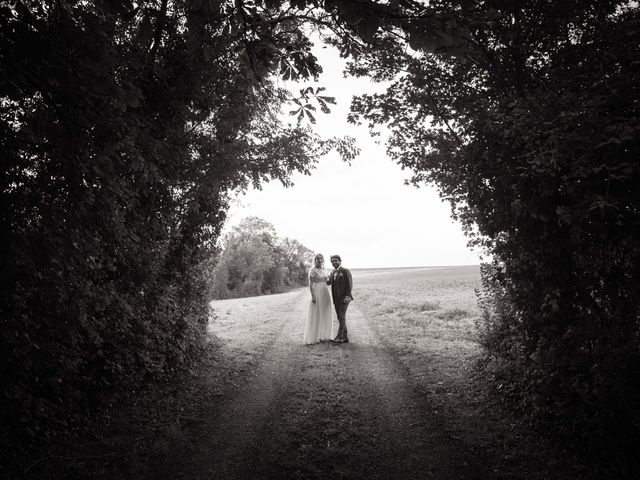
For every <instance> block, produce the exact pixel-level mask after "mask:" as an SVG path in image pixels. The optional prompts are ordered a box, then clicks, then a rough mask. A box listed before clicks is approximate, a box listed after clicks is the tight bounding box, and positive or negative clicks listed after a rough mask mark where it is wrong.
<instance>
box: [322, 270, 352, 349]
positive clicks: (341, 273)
mask: <svg viewBox="0 0 640 480" xmlns="http://www.w3.org/2000/svg"><path fill="white" fill-rule="evenodd" d="M327 283H328V284H329V285H331V297H332V298H333V305H334V307H335V309H336V314H337V315H338V334H337V335H336V340H339V341H349V337H348V336H347V308H348V307H349V302H345V301H344V299H345V298H349V299H350V300H353V296H352V295H351V287H352V285H353V280H352V279H351V272H350V271H349V270H348V269H346V268H343V267H338V269H337V270H334V271H333V272H332V273H331V275H330V276H329V279H328V280H327Z"/></svg>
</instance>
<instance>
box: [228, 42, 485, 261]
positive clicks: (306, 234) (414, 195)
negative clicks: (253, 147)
mask: <svg viewBox="0 0 640 480" xmlns="http://www.w3.org/2000/svg"><path fill="white" fill-rule="evenodd" d="M314 53H315V55H316V56H317V57H318V58H319V60H320V64H321V65H322V66H323V73H322V74H321V75H320V78H319V80H318V82H317V83H314V82H305V83H304V84H303V85H297V84H292V83H291V82H286V83H284V85H285V86H286V87H287V88H290V89H292V90H293V91H294V92H297V91H298V89H299V88H301V87H302V86H313V87H314V88H315V87H318V86H322V87H325V88H326V91H325V92H324V93H323V94H324V95H328V96H333V97H336V101H337V105H331V106H330V107H331V113H330V114H322V113H321V112H320V110H318V112H317V113H316V115H315V116H316V119H317V123H316V124H315V125H314V126H313V127H314V129H315V130H316V131H317V132H318V134H320V135H321V136H324V137H331V136H341V135H350V136H352V137H354V138H355V139H356V144H357V145H358V147H359V148H360V149H361V152H360V155H359V156H358V157H357V158H356V159H355V160H353V161H352V162H351V165H349V164H348V163H345V162H343V161H342V160H341V159H340V158H339V156H338V155H337V153H335V152H331V153H329V154H327V155H326V156H324V157H323V158H321V159H320V161H319V163H318V164H317V167H316V169H315V170H313V172H312V174H311V176H305V175H302V174H294V175H293V177H292V180H293V182H294V186H293V187H289V188H285V187H283V186H282V184H281V183H279V182H277V181H275V182H270V183H268V184H265V185H264V186H263V188H262V190H253V189H252V190H249V191H248V192H246V194H244V195H243V194H240V195H238V196H237V197H236V200H235V201H234V202H233V204H232V207H231V209H230V210H229V218H228V222H227V225H226V227H225V231H227V232H228V231H230V229H231V228H232V227H233V226H234V225H237V224H238V223H239V222H240V221H241V220H242V219H243V218H245V217H248V216H257V217H260V218H262V219H264V220H266V221H268V222H269V223H271V224H272V225H273V226H274V228H275V230H276V232H277V234H278V236H279V237H281V238H282V237H289V238H292V239H296V240H298V241H299V242H301V243H302V244H303V245H305V246H306V247H308V248H309V249H311V250H313V251H314V252H316V253H322V254H323V255H324V256H325V259H326V264H327V265H328V257H329V256H330V255H333V254H336V253H337V254H339V255H340V256H341V258H342V264H343V266H345V267H348V268H390V267H420V266H442V265H475V264H478V263H480V253H481V252H479V251H477V250H471V249H470V248H468V247H467V242H468V239H467V238H466V237H465V236H464V234H463V233H462V228H461V226H460V224H459V223H457V222H454V221H453V220H452V219H451V209H450V207H449V204H447V203H444V202H442V201H441V200H440V198H439V196H438V192H437V189H436V188H435V187H432V186H428V185H423V186H421V187H420V188H416V187H414V186H409V185H405V183H404V182H405V179H408V178H410V177H411V172H409V171H406V170H405V171H403V170H402V169H401V168H400V166H399V165H397V164H395V163H394V162H393V161H392V160H390V159H389V158H388V157H387V155H386V152H385V146H384V144H377V143H376V141H375V140H374V139H373V138H371V136H370V135H369V132H368V130H367V127H366V126H354V125H350V124H349V123H348V122H347V113H348V111H349V105H350V103H351V98H352V96H353V95H357V94H361V93H365V92H369V93H371V92H374V91H380V90H381V89H382V86H380V85H376V84H374V83H373V82H371V80H369V79H361V78H344V77H343V75H342V71H343V67H344V60H342V59H341V58H340V57H339V55H338V53H337V51H335V49H333V48H332V47H323V46H321V45H318V44H316V46H315V47H314ZM290 119H291V120H290V121H291V122H292V123H293V122H294V121H295V117H290ZM287 121H289V118H287ZM384 133H385V132H384V131H383V132H382V137H384Z"/></svg>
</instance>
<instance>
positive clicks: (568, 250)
mask: <svg viewBox="0 0 640 480" xmlns="http://www.w3.org/2000/svg"><path fill="white" fill-rule="evenodd" d="M400 3H401V4H405V6H406V8H405V10H404V11H403V12H404V13H403V15H401V16H397V17H395V18H394V19H393V20H392V21H390V22H387V27H386V28H381V29H379V30H378V31H377V33H376V34H375V35H374V38H373V40H372V42H371V45H372V46H371V47H370V48H363V49H362V53H361V54H360V55H359V56H358V58H357V61H356V62H353V63H352V65H351V72H352V73H353V74H356V75H373V76H374V77H375V78H378V79H381V80H386V81H389V82H391V86H390V87H389V89H388V91H387V92H386V93H385V94H380V95H372V96H369V95H363V96H361V97H360V98H358V99H357V100H356V101H355V102H354V104H353V114H352V119H353V120H354V121H367V122H369V123H370V125H371V127H372V128H373V129H374V130H375V129H377V128H378V126H380V125H384V126H386V127H388V128H389V129H390V131H391V136H390V141H389V147H388V151H389V153H390V155H391V156H392V157H393V158H395V159H396V160H397V161H398V162H399V163H400V164H401V165H403V166H404V167H407V168H409V169H412V170H413V172H414V178H413V181H414V182H415V183H417V184H419V183H422V182H429V183H433V184H435V185H437V186H438V187H439V189H440V191H441V193H442V195H443V197H444V198H446V199H448V200H449V201H450V202H451V205H452V210H453V214H454V216H455V217H457V218H458V219H459V220H461V221H462V222H463V224H464V225H465V226H466V228H467V230H468V232H469V233H470V234H472V235H475V242H476V243H477V244H482V245H484V246H485V247H486V249H487V250H488V252H489V253H490V254H491V256H492V258H493V259H494V262H493V266H492V268H489V267H486V268H485V269H484V278H485V290H484V293H483V295H482V301H483V305H484V306H485V307H486V323H485V325H484V327H483V328H484V335H483V338H484V342H485V345H486V347H487V349H488V357H487V369H488V371H489V372H490V373H491V374H492V375H493V376H494V378H495V381H496V385H497V386H499V387H500V389H501V391H502V392H503V393H504V394H505V397H506V398H507V399H509V400H510V401H512V402H513V401H516V402H519V405H520V406H521V407H522V411H523V412H527V413H528V414H530V415H531V416H532V417H535V418H536V419H537V420H543V421H546V422H547V425H550V426H552V427H553V428H552V429H553V430H554V431H556V432H558V433H561V434H563V435H564V436H565V438H568V439H570V440H571V441H572V442H575V443H576V444H580V445H581V446H583V447H587V448H589V450H590V451H591V452H600V453H601V454H602V455H603V456H606V457H608V459H609V460H611V461H612V463H617V464H618V466H621V471H623V473H624V468H626V467H625V465H626V466H628V465H630V462H631V460H632V453H633V448H635V447H634V446H635V445H637V444H638V440H639V439H640V436H639V433H640V411H639V410H638V408H637V405H638V404H639V401H640V369H639V368H638V365H640V363H639V362H640V281H639V280H640V278H639V272H640V235H639V233H640V191H639V190H638V188H637V186H638V185H639V184H640V12H639V9H638V6H637V3H635V2H634V3H631V4H629V5H626V2H617V1H586V2H582V1H581V2H552V1H536V2H527V3H526V4H523V3H521V2H513V1H504V0H488V1H474V2H470V1H463V0H460V1H447V2H444V1H443V2H440V1H435V2H429V3H428V5H422V7H423V8H418V7H417V6H416V8H413V9H412V7H411V5H410V4H409V3H410V2H400ZM415 5H416V4H414V6H415ZM625 5H626V6H625ZM438 25H439V27H437V26H438ZM399 37H402V40H399V39H398V38H399ZM405 42H406V43H405ZM407 44H408V47H407ZM629 468H631V467H629ZM626 473H629V472H626Z"/></svg>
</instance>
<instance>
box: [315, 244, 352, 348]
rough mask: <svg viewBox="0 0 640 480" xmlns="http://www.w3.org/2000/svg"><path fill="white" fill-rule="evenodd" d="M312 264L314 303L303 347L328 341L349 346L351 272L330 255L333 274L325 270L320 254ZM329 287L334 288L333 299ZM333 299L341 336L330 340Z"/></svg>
mask: <svg viewBox="0 0 640 480" xmlns="http://www.w3.org/2000/svg"><path fill="white" fill-rule="evenodd" d="M313 263H314V266H313V267H311V268H310V269H309V289H310V290H311V302H310V303H309V312H308V314H307V322H306V324H305V328H304V343H305V344H306V345H310V344H312V343H318V342H324V341H327V340H331V342H333V343H349V337H348V336H347V318H346V317H347V308H348V307H349V302H350V301H351V300H353V297H352V296H351V286H352V285H353V281H352V279H351V272H350V271H349V270H348V269H346V268H344V267H342V266H341V264H342V259H341V258H340V255H331V265H333V271H327V270H325V269H324V268H323V267H324V257H323V256H322V254H320V253H319V254H317V255H316V256H315V258H314V260H313ZM327 285H331V296H329V288H328V287H327ZM331 298H333V305H334V307H335V309H336V315H337V316H338V333H337V334H336V336H335V338H333V339H332V338H331V324H332V322H331Z"/></svg>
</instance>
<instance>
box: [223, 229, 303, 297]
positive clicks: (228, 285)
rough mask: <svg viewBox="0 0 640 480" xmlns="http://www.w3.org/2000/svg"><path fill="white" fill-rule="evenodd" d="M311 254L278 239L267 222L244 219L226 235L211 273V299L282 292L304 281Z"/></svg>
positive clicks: (298, 244) (285, 239) (300, 245)
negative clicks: (213, 270) (212, 286)
mask: <svg viewBox="0 0 640 480" xmlns="http://www.w3.org/2000/svg"><path fill="white" fill-rule="evenodd" d="M312 255H313V254H312V252H311V250H309V249H308V248H306V247H305V246H304V245H302V244H301V243H299V242H298V241H297V240H291V239H289V238H284V239H280V238H278V235H277V234H276V231H275V229H274V227H273V225H271V224H270V223H269V222H266V221H265V220H263V219H261V218H258V217H247V218H245V219H244V220H242V221H241V222H240V224H238V225H237V226H235V227H234V228H233V230H232V232H231V233H230V234H229V235H227V236H226V238H225V239H224V242H223V249H222V252H221V253H220V256H219V259H218V264H217V265H216V269H215V272H214V275H213V276H214V279H215V280H214V282H215V287H214V297H215V298H230V297H244V296H253V295H263V294H269V293H282V292H284V291H285V290H286V289H287V288H290V287H296V286H301V285H304V284H305V283H306V281H307V271H308V269H309V262H310V260H309V259H310V258H311V257H312Z"/></svg>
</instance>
